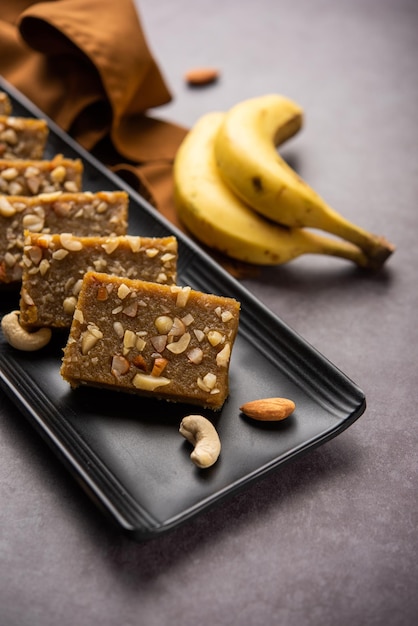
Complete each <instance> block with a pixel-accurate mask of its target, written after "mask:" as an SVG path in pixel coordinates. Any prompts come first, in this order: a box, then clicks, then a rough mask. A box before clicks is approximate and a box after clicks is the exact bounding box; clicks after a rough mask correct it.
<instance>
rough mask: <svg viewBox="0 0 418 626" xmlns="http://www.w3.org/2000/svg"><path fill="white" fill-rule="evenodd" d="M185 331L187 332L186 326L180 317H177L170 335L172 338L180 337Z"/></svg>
mask: <svg viewBox="0 0 418 626" xmlns="http://www.w3.org/2000/svg"><path fill="white" fill-rule="evenodd" d="M185 330H186V326H185V324H184V322H183V321H182V320H181V319H179V318H178V317H175V318H174V322H173V325H172V327H171V329H170V335H171V336H172V337H179V336H180V335H183V334H184V332H185Z"/></svg>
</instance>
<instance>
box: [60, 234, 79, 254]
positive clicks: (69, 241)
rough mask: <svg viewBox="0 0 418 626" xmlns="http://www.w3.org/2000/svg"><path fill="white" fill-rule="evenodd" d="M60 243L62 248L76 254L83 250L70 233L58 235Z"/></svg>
mask: <svg viewBox="0 0 418 626" xmlns="http://www.w3.org/2000/svg"><path fill="white" fill-rule="evenodd" d="M60 242H61V245H62V247H63V248H65V249H66V250H71V252H77V251H78V250H81V249H82V248H83V244H82V243H81V241H79V240H78V239H75V238H74V237H73V235H72V234H71V233H62V234H61V235H60Z"/></svg>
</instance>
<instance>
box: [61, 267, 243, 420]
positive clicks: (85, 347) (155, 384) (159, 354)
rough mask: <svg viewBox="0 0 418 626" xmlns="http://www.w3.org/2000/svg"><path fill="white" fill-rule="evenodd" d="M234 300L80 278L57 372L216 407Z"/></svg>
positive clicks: (94, 276)
mask: <svg viewBox="0 0 418 626" xmlns="http://www.w3.org/2000/svg"><path fill="white" fill-rule="evenodd" d="M239 311H240V304H239V302H237V301H236V300H234V299H233V298H227V297H222V296H217V295H212V294H206V293H202V292H199V291H195V290H193V289H191V288H190V287H187V286H185V287H182V286H179V285H171V286H169V285H159V284H157V283H151V282H146V281H141V280H129V279H123V278H121V277H117V276H111V275H106V274H103V273H97V272H88V273H87V274H86V275H85V276H84V280H83V284H82V287H81V291H80V294H79V298H78V303H77V307H76V309H75V312H74V318H73V322H72V325H71V330H70V335H69V338H68V342H67V345H66V347H65V349H64V357H63V363H62V367H61V375H62V376H63V378H64V379H65V380H66V381H68V382H69V383H70V385H71V386H72V387H77V386H78V385H81V384H86V385H92V386H99V387H106V388H109V389H115V390H119V391H127V392H132V393H137V394H139V395H145V396H153V397H156V398H160V399H166V400H171V401H177V402H185V403H191V404H197V405H201V406H204V407H209V408H212V409H215V410H218V409H220V408H221V407H222V406H223V404H224V402H225V399H226V398H227V396H228V391H229V386H228V381H229V364H230V358H231V351H232V347H233V344H234V341H235V337H236V334H237V331H238V322H239Z"/></svg>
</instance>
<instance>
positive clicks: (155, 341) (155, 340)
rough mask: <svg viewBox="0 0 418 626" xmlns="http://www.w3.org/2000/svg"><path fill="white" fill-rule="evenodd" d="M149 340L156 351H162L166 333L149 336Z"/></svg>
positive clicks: (165, 342)
mask: <svg viewBox="0 0 418 626" xmlns="http://www.w3.org/2000/svg"><path fill="white" fill-rule="evenodd" d="M150 341H151V343H152V345H153V346H154V348H155V350H156V351H157V352H163V350H164V349H165V347H166V345H167V335H156V336H155V337H151V338H150Z"/></svg>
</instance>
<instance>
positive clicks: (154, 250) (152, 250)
mask: <svg viewBox="0 0 418 626" xmlns="http://www.w3.org/2000/svg"><path fill="white" fill-rule="evenodd" d="M158 252H159V250H158V248H148V249H147V250H146V251H145V254H146V255H147V257H149V258H150V259H152V258H154V257H155V256H157V254H158Z"/></svg>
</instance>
